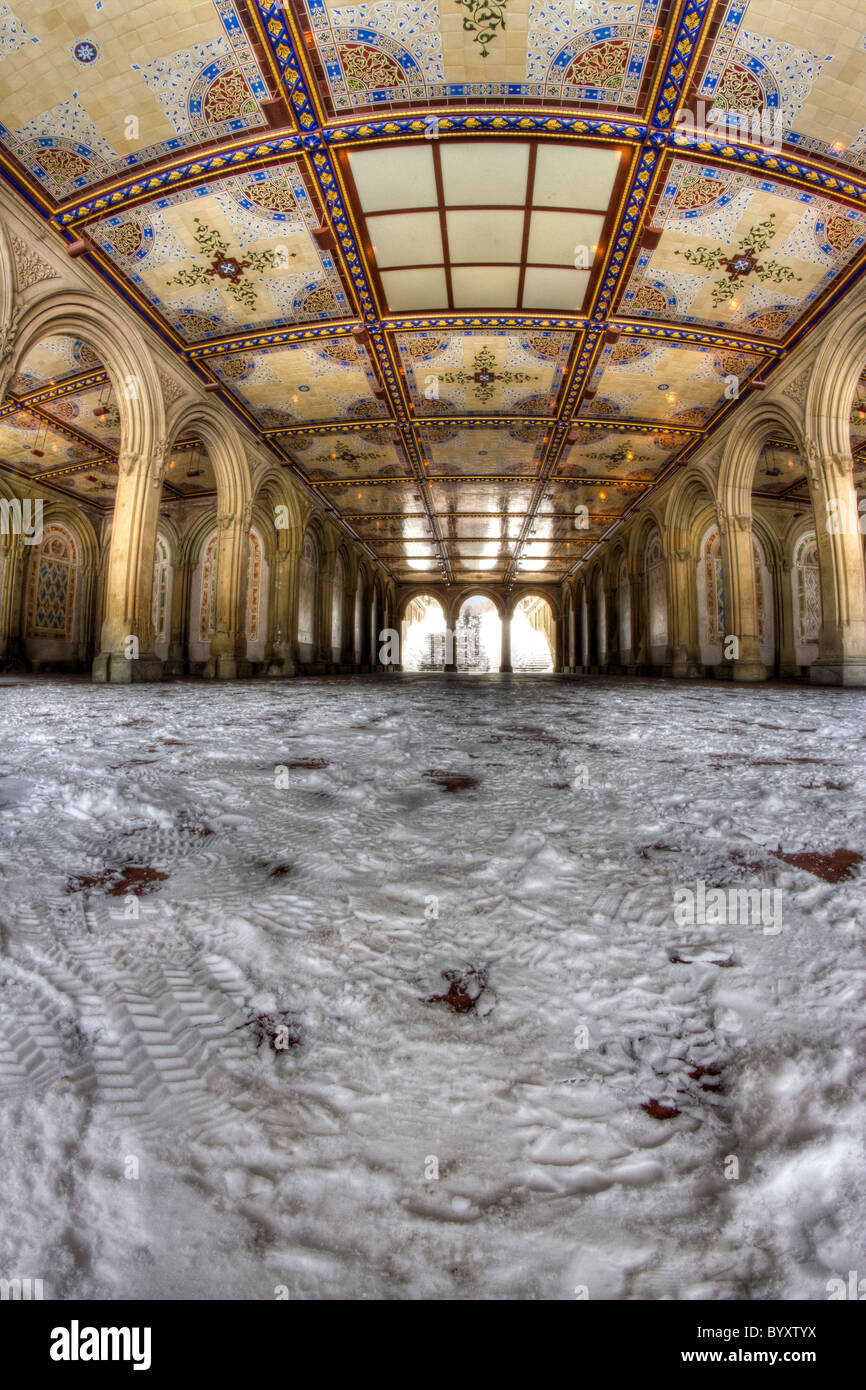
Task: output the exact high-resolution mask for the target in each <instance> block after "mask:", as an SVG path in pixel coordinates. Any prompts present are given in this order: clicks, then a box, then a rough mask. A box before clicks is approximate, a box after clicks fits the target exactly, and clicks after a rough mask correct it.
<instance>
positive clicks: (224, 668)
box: [202, 656, 238, 681]
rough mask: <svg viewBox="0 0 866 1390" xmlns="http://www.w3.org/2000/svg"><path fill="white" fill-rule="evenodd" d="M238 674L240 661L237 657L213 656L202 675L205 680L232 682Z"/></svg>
mask: <svg viewBox="0 0 866 1390" xmlns="http://www.w3.org/2000/svg"><path fill="white" fill-rule="evenodd" d="M237 674H238V661H237V657H235V656H212V657H211V658H210V661H208V663H207V665H206V666H205V668H204V670H203V671H202V675H203V676H204V678H205V680H210V681H213V680H217V681H232V680H234V679H235V678H236V676H237Z"/></svg>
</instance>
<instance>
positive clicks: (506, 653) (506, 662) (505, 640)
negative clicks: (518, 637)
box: [446, 609, 513, 675]
mask: <svg viewBox="0 0 866 1390" xmlns="http://www.w3.org/2000/svg"><path fill="white" fill-rule="evenodd" d="M446 669H447V668H446ZM512 669H513V668H512V665H511V613H510V611H509V610H507V609H506V611H505V612H504V613H503V615H502V646H501V648H500V653H499V670H500V671H501V672H502V673H503V674H504V675H509V674H510V673H511V671H512Z"/></svg>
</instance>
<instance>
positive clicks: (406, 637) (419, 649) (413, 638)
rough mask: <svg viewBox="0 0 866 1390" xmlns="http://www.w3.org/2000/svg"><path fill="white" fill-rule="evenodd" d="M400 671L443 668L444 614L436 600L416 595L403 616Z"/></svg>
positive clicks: (444, 662) (445, 660)
mask: <svg viewBox="0 0 866 1390" xmlns="http://www.w3.org/2000/svg"><path fill="white" fill-rule="evenodd" d="M402 652H403V659H402V664H403V670H404V671H444V669H445V666H446V663H447V660H448V653H447V638H446V632H445V614H444V612H443V611H442V605H441V604H440V603H439V601H438V599H435V598H433V597H432V596H431V595H430V594H420V595H419V596H418V597H417V598H413V599H412V601H411V602H410V603H409V605H408V607H407V609H406V613H405V616H404V618H403V634H402Z"/></svg>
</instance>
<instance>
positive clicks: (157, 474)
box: [150, 439, 171, 487]
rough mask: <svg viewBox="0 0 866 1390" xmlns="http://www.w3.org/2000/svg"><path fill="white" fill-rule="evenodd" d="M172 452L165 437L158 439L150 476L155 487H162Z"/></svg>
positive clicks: (154, 449)
mask: <svg viewBox="0 0 866 1390" xmlns="http://www.w3.org/2000/svg"><path fill="white" fill-rule="evenodd" d="M170 453H171V449H170V447H169V445H168V443H167V441H166V440H165V439H160V440H158V441H157V443H156V444H155V445H154V448H153V457H152V460H151V469H150V477H151V481H152V483H153V486H154V487H162V480H163V477H164V476H165V470H166V465H167V464H168V456H169V454H170Z"/></svg>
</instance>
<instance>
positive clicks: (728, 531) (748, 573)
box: [720, 515, 767, 681]
mask: <svg viewBox="0 0 866 1390" xmlns="http://www.w3.org/2000/svg"><path fill="white" fill-rule="evenodd" d="M720 530H721V543H722V561H723V566H724V576H725V637H726V639H727V638H728V637H736V638H737V641H738V644H739V655H738V656H737V658H736V659H735V660H734V661H732V663H731V666H732V671H733V677H734V680H738V681H763V680H766V679H767V668H766V667H765V666H764V664H763V662H762V661H761V642H760V638H759V636H758V604H757V598H756V595H755V561H754V556H753V554H752V518H751V516H743V515H739V516H730V515H729V516H723V517H722V519H721V526H720Z"/></svg>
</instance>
